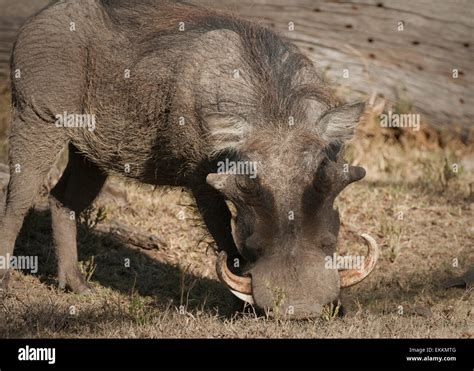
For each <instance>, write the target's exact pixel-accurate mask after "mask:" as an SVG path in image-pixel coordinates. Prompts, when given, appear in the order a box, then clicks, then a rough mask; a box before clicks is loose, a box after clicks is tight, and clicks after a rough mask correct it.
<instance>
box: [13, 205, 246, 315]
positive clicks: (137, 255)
mask: <svg viewBox="0 0 474 371" xmlns="http://www.w3.org/2000/svg"><path fill="white" fill-rule="evenodd" d="M78 253H79V260H80V262H81V265H82V269H83V271H84V273H85V276H86V277H87V276H89V278H90V281H91V282H95V283H97V284H99V285H101V286H103V287H108V288H111V289H113V290H117V291H120V292H121V293H124V294H129V295H133V294H134V293H135V294H139V295H140V296H150V297H153V299H154V302H155V303H156V305H157V306H160V307H161V306H170V305H173V306H176V307H179V306H180V305H183V306H184V307H185V308H186V310H187V311H192V310H204V311H212V312H213V313H215V312H216V311H215V309H216V308H217V309H218V311H219V314H220V315H223V316H230V315H232V314H233V313H234V312H235V309H236V304H237V302H236V300H234V298H233V296H232V295H231V294H230V293H229V292H228V290H227V289H226V288H225V287H223V286H222V284H220V283H219V282H218V281H214V280H211V279H209V278H205V277H198V276H196V275H193V274H190V273H188V272H186V271H184V270H182V269H180V268H179V267H176V266H173V265H170V264H167V263H163V262H160V261H157V260H155V259H152V258H150V257H149V256H147V255H146V254H144V253H143V252H141V251H140V249H138V248H136V249H135V248H132V247H129V246H127V245H124V244H123V243H121V242H120V241H118V240H117V239H115V238H114V236H113V235H112V234H107V233H102V232H98V231H96V230H94V229H92V230H90V229H87V228H86V227H84V226H83V225H81V224H79V226H78ZM15 255H25V256H36V255H37V256H38V266H39V269H38V273H37V274H36V275H37V276H38V277H39V279H40V281H41V282H43V283H46V284H50V285H57V281H56V258H55V255H54V246H53V241H52V235H51V215H50V212H49V210H48V211H38V210H31V211H30V212H29V214H28V215H27V217H26V219H25V222H24V224H23V228H22V230H21V232H20V234H19V236H18V239H17V243H16V248H15ZM25 274H28V272H25Z"/></svg>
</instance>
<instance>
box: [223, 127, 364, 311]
mask: <svg viewBox="0 0 474 371" xmlns="http://www.w3.org/2000/svg"><path fill="white" fill-rule="evenodd" d="M305 135H306V136H305ZM308 137H309V138H308ZM279 139H280V140H279ZM298 147H300V148H298ZM295 149H297V150H296V151H295ZM341 150H342V148H341V146H340V145H338V146H336V147H335V148H333V149H332V150H331V149H327V148H326V149H323V148H322V146H321V144H320V143H318V141H317V140H314V138H311V133H304V132H298V131H296V132H295V133H285V138H269V139H267V140H265V141H263V142H260V143H252V144H250V146H249V148H248V151H246V154H247V158H249V159H253V160H254V161H256V162H257V163H258V165H257V168H258V169H259V171H258V174H259V175H258V177H257V178H256V179H255V180H252V179H250V178H249V177H245V176H243V175H227V176H226V179H225V183H224V184H223V185H222V186H221V187H220V188H221V191H222V192H223V194H224V195H225V196H226V198H227V199H228V200H230V201H231V202H232V204H233V205H234V206H235V209H234V215H233V218H232V222H231V225H232V235H233V238H234V241H235V242H236V244H237V248H238V250H239V253H240V254H241V255H242V257H243V258H244V259H245V261H246V262H247V263H248V264H247V265H246V266H245V267H244V272H245V273H247V274H249V275H250V276H251V277H252V291H253V297H254V300H255V303H256V305H257V306H258V307H260V308H268V309H271V310H274V309H275V307H279V309H280V311H281V312H282V313H283V314H285V313H291V314H292V315H293V317H297V316H299V317H308V316H311V315H313V314H318V313H319V312H320V311H321V308H322V306H323V305H324V304H327V303H331V302H334V301H336V300H337V299H338V297H339V275H338V272H337V270H334V269H326V268H325V257H326V256H332V254H333V253H334V252H335V251H336V243H337V236H338V232H339V226H340V220H339V214H338V212H337V210H334V209H333V202H334V199H335V198H336V196H337V195H338V193H339V192H340V191H342V189H343V188H344V187H345V186H347V185H348V184H349V183H351V182H353V181H356V180H359V179H361V178H362V177H363V176H364V175H365V171H364V170H363V169H362V168H354V167H353V168H348V167H347V165H346V163H345V162H344V160H343V159H342V153H341ZM276 153H278V155H276V156H275V154H276ZM301 154H306V155H303V156H302V155H301ZM305 156H306V158H305ZM302 157H303V158H302ZM346 168H347V169H350V170H351V171H352V174H351V173H350V172H345V171H344V170H345V169H346Z"/></svg>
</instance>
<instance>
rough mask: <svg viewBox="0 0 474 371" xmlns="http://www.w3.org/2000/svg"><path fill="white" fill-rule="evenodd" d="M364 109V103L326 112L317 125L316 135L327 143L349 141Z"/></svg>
mask: <svg viewBox="0 0 474 371" xmlns="http://www.w3.org/2000/svg"><path fill="white" fill-rule="evenodd" d="M364 109H365V103H355V104H347V105H344V106H340V107H337V108H335V109H333V110H331V111H328V112H326V113H325V114H324V115H323V116H322V117H321V119H320V121H319V123H318V126H317V131H318V134H319V135H320V136H321V138H322V139H323V140H324V141H325V142H327V143H333V142H340V143H341V142H345V141H347V140H349V139H351V138H352V137H353V135H354V131H355V128H356V126H357V124H358V123H359V120H360V118H361V116H362V114H363V113H364Z"/></svg>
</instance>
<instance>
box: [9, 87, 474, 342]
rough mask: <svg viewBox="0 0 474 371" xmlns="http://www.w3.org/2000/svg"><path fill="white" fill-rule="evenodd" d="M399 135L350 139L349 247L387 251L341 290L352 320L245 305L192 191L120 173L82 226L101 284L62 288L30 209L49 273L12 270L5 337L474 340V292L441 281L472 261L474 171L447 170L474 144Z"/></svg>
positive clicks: (88, 267) (21, 248) (85, 249)
mask: <svg viewBox="0 0 474 371" xmlns="http://www.w3.org/2000/svg"><path fill="white" fill-rule="evenodd" d="M6 94H7V93H6V92H4V96H5V95H6ZM6 101H7V99H6V98H5V97H3V98H2V102H3V103H2V106H1V107H0V115H1V116H0V120H1V121H0V124H1V125H0V133H2V131H1V130H2V127H3V129H4V125H5V123H6V122H7V121H8V118H7V117H6V115H7V114H8V113H7V112H8V110H7V109H6V108H5V102H6ZM398 134H400V133H396V132H394V131H391V130H386V129H380V127H379V126H378V125H377V122H376V120H372V119H369V120H367V122H366V123H364V125H363V126H362V127H361V129H360V132H359V138H358V140H356V141H355V142H354V143H355V144H354V145H353V146H351V147H350V148H349V149H348V158H349V159H350V160H351V161H352V162H354V163H359V164H362V165H363V166H365V167H366V168H367V171H368V176H367V177H366V179H365V180H364V181H362V182H359V183H357V184H354V185H352V186H350V187H349V188H348V189H346V190H345V191H344V192H343V193H342V194H341V195H340V197H339V199H338V201H337V204H338V207H339V208H340V212H341V219H342V221H343V226H342V231H341V236H340V241H341V242H340V251H342V252H348V251H349V250H350V251H351V252H356V251H359V252H362V251H363V248H362V246H361V245H360V243H359V241H356V240H355V237H354V235H353V233H351V232H350V230H352V229H356V230H358V231H361V232H368V233H370V234H372V235H373V236H374V237H375V238H376V239H377V240H378V242H379V244H380V246H381V249H382V255H381V259H380V262H379V264H378V266H377V268H376V270H375V272H374V273H373V274H372V275H371V276H370V277H369V278H368V279H367V280H365V281H364V282H363V283H361V284H359V285H357V286H356V287H354V288H351V289H347V290H345V291H344V293H343V303H344V305H345V307H346V309H347V311H348V314H347V315H346V316H345V317H343V318H334V317H333V316H331V315H326V316H324V317H322V318H320V319H316V320H311V321H288V320H285V319H278V320H272V319H268V318H265V317H258V316H257V315H256V314H255V313H254V312H253V310H252V308H245V309H244V308H243V304H242V303H241V302H239V301H237V299H234V298H233V296H232V294H231V293H229V292H228V291H227V290H226V289H224V288H223V287H222V285H221V284H220V283H219V282H218V280H217V278H216V275H215V273H214V262H215V257H214V254H213V252H212V249H208V246H209V242H210V241H209V240H208V238H206V237H205V236H206V233H205V230H204V229H202V227H201V222H200V220H199V219H198V218H197V217H196V215H195V214H194V212H193V211H192V210H191V209H190V208H189V207H188V206H187V205H189V204H190V203H192V200H191V199H190V198H189V196H188V194H187V193H186V192H182V191H181V190H180V189H177V190H172V191H165V190H155V191H153V189H152V188H151V187H147V186H137V185H135V184H127V183H125V182H123V181H122V180H119V179H112V180H111V182H113V183H114V184H116V185H118V186H119V187H120V188H122V189H123V190H124V192H126V198H124V197H121V198H120V200H113V199H112V200H111V199H110V197H102V198H100V199H99V200H98V201H97V202H96V205H95V209H93V210H91V212H90V213H89V215H88V216H87V218H86V219H87V220H85V221H84V218H83V224H82V225H81V228H80V233H79V250H80V260H81V267H82V269H83V271H84V273H85V274H86V276H87V277H88V279H89V281H90V283H91V284H92V286H93V288H94V293H93V294H92V295H87V296H82V295H75V294H73V293H68V292H62V291H60V290H58V289H57V287H56V281H55V276H54V274H55V268H54V266H55V261H54V252H53V248H52V242H51V235H50V233H51V232H50V215H49V212H48V211H42V210H41V209H37V210H35V211H32V212H31V213H30V214H29V216H28V218H27V220H26V223H25V225H24V227H23V229H22V232H21V235H20V237H19V239H18V242H17V254H23V255H36V254H37V255H39V257H40V271H39V273H38V274H37V275H29V274H23V273H20V272H15V274H14V280H13V285H12V286H13V287H12V290H11V291H10V292H9V293H8V294H7V295H6V296H5V297H3V298H1V299H0V337H112V338H116V337H131V338H135V337H159V338H161V337H200V338H205V337H214V338H220V337H223V338H226V337H244V338H245V337H292V338H293V337H295V338H296V337H318V338H321V337H371V338H373V337H448V338H449V337H456V338H458V337H474V326H473V316H474V313H473V310H472V307H473V293H472V289H464V288H451V289H444V288H443V285H442V283H443V281H445V280H446V279H447V278H450V277H454V276H459V275H461V273H463V272H464V271H466V270H467V269H468V268H469V267H472V266H474V251H473V250H474V249H473V241H474V228H473V226H472V220H473V215H472V214H473V211H474V196H473V194H472V190H471V188H472V184H473V173H472V172H468V171H459V172H458V173H454V172H452V171H451V169H452V164H453V163H461V160H462V159H466V158H469V157H468V156H471V157H470V158H471V161H472V145H471V146H468V145H467V144H464V143H462V142H461V141H457V140H455V139H453V140H449V141H448V140H447V139H446V137H443V141H444V142H449V143H441V144H442V145H441V146H440V142H443V141H441V139H440V138H439V137H437V135H438V134H436V133H433V132H431V131H430V130H428V129H426V128H424V129H423V130H422V131H420V132H419V133H413V132H409V131H405V132H403V133H401V135H398ZM397 136H398V138H397ZM0 153H1V155H2V156H4V154H5V152H4V149H2V148H1V147H0ZM41 203H42V200H39V201H38V205H40V204H41ZM97 210H102V211H104V210H105V212H106V220H105V223H107V222H109V221H120V222H122V223H123V224H127V225H133V226H135V227H136V228H138V229H141V230H143V231H144V232H150V233H153V234H155V235H156V236H159V237H160V239H161V240H162V241H163V242H162V243H161V245H160V246H159V248H157V249H152V250H144V249H140V248H137V247H133V246H130V245H126V244H123V243H121V242H119V241H118V240H117V239H115V238H114V237H113V235H111V234H107V233H101V232H99V231H98V229H97V228H94V227H93V224H94V223H89V224H90V225H89V227H86V225H87V224H88V221H89V222H90V221H91V219H93V218H94V215H95V213H96V212H97ZM99 225H100V224H99ZM91 227H92V228H91ZM203 237H204V238H203ZM0 238H1V236H0ZM127 259H130V267H127V266H126V262H127ZM454 259H456V260H457V261H458V265H457V267H455V266H453V261H454Z"/></svg>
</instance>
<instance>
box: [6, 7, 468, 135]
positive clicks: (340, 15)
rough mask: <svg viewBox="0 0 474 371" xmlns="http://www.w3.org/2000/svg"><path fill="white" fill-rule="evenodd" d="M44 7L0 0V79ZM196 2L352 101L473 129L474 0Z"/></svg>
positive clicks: (433, 122) (439, 123) (441, 123)
mask: <svg viewBox="0 0 474 371" xmlns="http://www.w3.org/2000/svg"><path fill="white" fill-rule="evenodd" d="M46 2H47V0H41V1H37V0H35V1H33V0H0V8H2V4H11V5H10V11H9V12H7V13H5V14H2V16H1V17H0V78H2V76H3V77H4V76H5V72H6V71H7V65H6V63H7V61H8V58H9V56H8V54H9V51H10V48H11V44H12V42H13V40H14V35H15V32H16V29H17V28H18V26H19V24H20V23H21V20H22V19H23V18H24V17H25V15H26V14H25V13H28V11H25V9H28V7H26V8H25V5H24V4H25V3H30V4H31V5H30V6H31V8H30V9H31V11H30V13H33V12H34V11H36V10H37V9H38V8H40V7H41V6H43V5H44V4H45V3H46ZM193 2H194V3H199V4H205V5H209V6H210V7H212V8H219V9H225V10H231V11H234V12H236V13H238V14H240V15H242V16H244V17H246V18H249V19H253V20H257V21H259V22H261V23H263V24H266V25H269V26H270V27H271V28H273V29H275V30H277V31H279V32H280V33H281V34H283V35H285V36H287V37H289V38H290V39H292V40H293V41H294V42H295V43H296V44H297V45H298V46H299V47H300V48H301V50H302V51H303V52H304V53H306V54H307V55H308V56H309V57H310V58H311V59H312V60H313V61H314V63H315V65H316V66H317V67H318V68H319V69H320V70H321V71H322V72H323V73H324V74H325V75H326V76H327V77H328V78H329V79H330V80H332V81H334V82H335V83H336V85H337V86H338V90H337V91H338V93H339V95H340V96H341V97H344V98H346V99H348V100H349V99H360V98H367V97H370V96H372V95H373V94H374V93H376V94H379V95H382V96H383V97H385V98H386V99H388V100H389V101H391V102H394V103H396V102H398V101H403V102H405V107H406V104H408V105H412V106H413V107H414V109H415V110H416V111H418V112H420V113H421V115H422V116H421V117H422V120H424V121H427V122H429V123H431V124H433V125H437V126H448V125H451V124H461V125H463V126H470V125H471V124H472V122H473V121H474V89H472V88H471V89H469V87H470V86H472V85H473V83H474V73H473V72H474V71H473V65H474V64H473V61H474V52H473V50H474V49H473V48H474V40H473V39H474V2H472V1H470V0H450V1H445V0H417V1H413V0H346V1H342V0H341V1H337V0H335V1H330V0H221V1H212V0H194V1H193ZM12 4H15V6H13V5H12ZM15 8H17V9H20V8H21V9H20V10H21V12H20V11H18V12H17V13H15ZM2 13H3V12H2ZM15 14H16V15H15ZM12 16H15V17H12ZM400 22H402V24H401V23H400ZM456 71H457V75H456ZM345 76H347V77H345ZM456 76H457V78H456Z"/></svg>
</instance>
